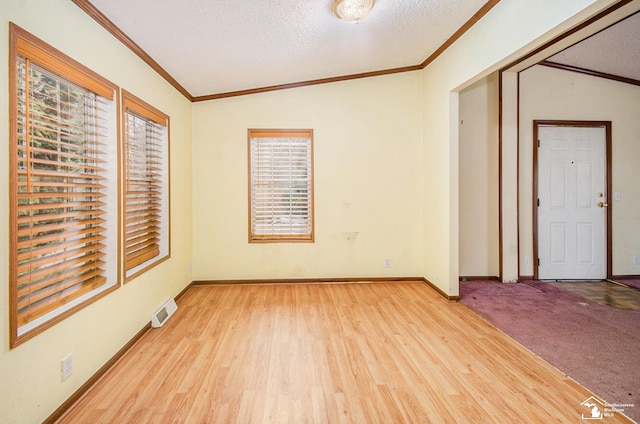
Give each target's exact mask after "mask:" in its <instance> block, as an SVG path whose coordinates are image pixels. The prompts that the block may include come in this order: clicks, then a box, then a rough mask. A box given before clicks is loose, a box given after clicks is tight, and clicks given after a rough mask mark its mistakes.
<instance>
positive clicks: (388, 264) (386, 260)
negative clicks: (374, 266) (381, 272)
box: [384, 258, 391, 268]
mask: <svg viewBox="0 0 640 424" xmlns="http://www.w3.org/2000/svg"><path fill="white" fill-rule="evenodd" d="M384 267H385V268H391V258H385V260H384Z"/></svg>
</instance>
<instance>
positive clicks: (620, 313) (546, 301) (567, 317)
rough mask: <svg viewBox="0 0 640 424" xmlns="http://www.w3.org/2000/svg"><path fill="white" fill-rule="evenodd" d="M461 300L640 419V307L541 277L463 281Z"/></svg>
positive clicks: (629, 415)
mask: <svg viewBox="0 0 640 424" xmlns="http://www.w3.org/2000/svg"><path fill="white" fill-rule="evenodd" d="M460 296H461V300H460V301H461V303H463V304H464V305H466V306H468V307H469V308H471V309H472V310H474V311H475V312H476V313H478V314H479V315H480V316H482V317H484V318H485V319H487V320H488V321H489V322H491V323H492V324H494V325H495V326H496V327H498V328H500V329H501V330H502V331H504V332H505V333H506V334H508V335H509V336H511V337H513V338H514V339H516V340H517V341H518V342H520V343H521V344H522V345H524V346H526V347H527V348H528V349H530V350H531V351H533V352H534V353H536V354H537V355H539V356H540V357H542V358H543V359H545V360H546V361H547V362H549V363H550V364H552V365H553V366H555V367H556V368H558V369H559V370H561V371H562V372H564V373H565V374H567V375H568V376H570V377H571V378H573V379H574V380H576V381H577V382H578V383H580V384H582V385H583V386H584V387H586V388H587V389H589V390H591V391H592V392H593V393H595V394H596V395H597V396H599V397H600V398H602V399H603V400H605V401H606V402H608V403H609V404H617V405H629V404H633V405H634V406H633V407H626V408H624V412H625V414H626V415H627V416H628V417H630V418H632V419H633V420H635V421H638V422H640V310H620V309H614V308H611V307H608V306H604V305H600V304H598V303H596V302H594V301H591V300H589V299H586V298H584V297H581V296H579V295H576V294H573V293H570V292H568V291H565V290H563V289H561V288H559V287H555V286H553V285H551V284H547V283H542V282H538V281H527V282H524V283H515V284H502V283H498V282H495V281H493V282H492V281H466V282H461V283H460Z"/></svg>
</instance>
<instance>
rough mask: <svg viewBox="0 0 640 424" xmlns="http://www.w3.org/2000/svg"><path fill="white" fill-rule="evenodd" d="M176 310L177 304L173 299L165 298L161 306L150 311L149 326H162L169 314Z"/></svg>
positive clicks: (169, 316)
mask: <svg viewBox="0 0 640 424" xmlns="http://www.w3.org/2000/svg"><path fill="white" fill-rule="evenodd" d="M176 310H178V305H176V301H175V300H173V299H171V298H170V299H167V300H166V301H165V302H164V303H163V304H162V306H160V307H159V308H158V309H156V310H155V311H154V312H152V313H151V326H152V327H154V328H158V327H162V326H163V325H164V323H165V322H167V320H168V319H169V318H171V315H173V313H174V312H175V311H176Z"/></svg>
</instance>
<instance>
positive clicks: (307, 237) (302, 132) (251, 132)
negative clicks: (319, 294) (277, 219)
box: [247, 129, 315, 243]
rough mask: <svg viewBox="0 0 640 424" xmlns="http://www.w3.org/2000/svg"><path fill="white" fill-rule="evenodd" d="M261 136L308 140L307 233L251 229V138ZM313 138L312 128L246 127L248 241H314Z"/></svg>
mask: <svg viewBox="0 0 640 424" xmlns="http://www.w3.org/2000/svg"><path fill="white" fill-rule="evenodd" d="M256 136H259V137H261V138H307V139H309V141H310V145H309V155H310V161H309V165H310V181H309V190H310V195H309V204H310V211H309V215H308V219H309V221H310V222H309V227H310V232H309V233H308V234H266V235H260V234H254V231H253V214H252V207H253V198H252V176H251V174H252V156H251V139H252V138H255V137H256ZM313 144H314V138H313V130H312V129H248V130H247V162H248V166H247V168H248V186H249V187H248V241H249V243H314V242H315V198H314V196H315V189H314V171H313V170H314V149H313Z"/></svg>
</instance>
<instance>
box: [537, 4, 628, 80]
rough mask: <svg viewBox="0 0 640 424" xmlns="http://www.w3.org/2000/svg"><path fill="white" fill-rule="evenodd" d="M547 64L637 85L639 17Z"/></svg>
mask: <svg viewBox="0 0 640 424" xmlns="http://www.w3.org/2000/svg"><path fill="white" fill-rule="evenodd" d="M547 60H549V61H550V62H555V63H560V64H563V65H568V66H573V67H578V68H582V69H587V70H590V71H597V72H603V73H606V74H611V75H616V76H619V77H625V78H631V79H634V80H638V81H640V13H636V14H635V15H632V16H630V17H628V18H626V19H624V20H622V21H621V22H618V23H617V24H615V25H613V26H611V27H609V28H607V29H605V30H603V31H601V32H599V33H597V34H595V35H593V36H591V37H589V38H587V39H585V40H583V41H581V42H580V43H578V44H575V45H574V46H572V47H570V48H568V49H566V50H564V51H561V52H560V53H557V54H555V55H553V56H551V57H550V58H548V59H547Z"/></svg>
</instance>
